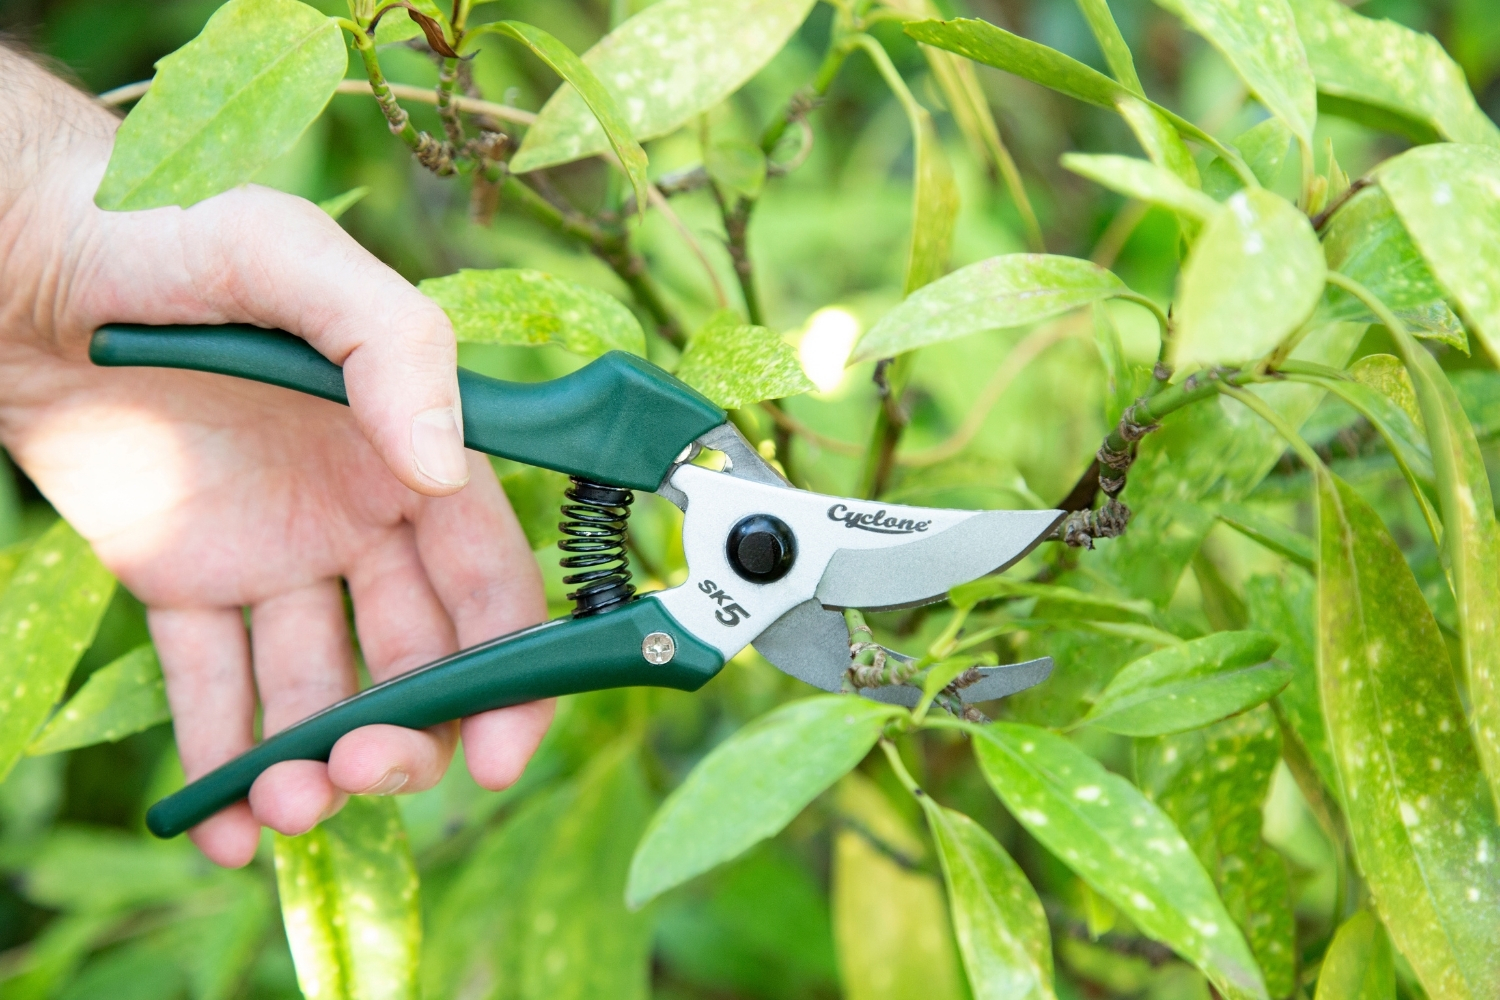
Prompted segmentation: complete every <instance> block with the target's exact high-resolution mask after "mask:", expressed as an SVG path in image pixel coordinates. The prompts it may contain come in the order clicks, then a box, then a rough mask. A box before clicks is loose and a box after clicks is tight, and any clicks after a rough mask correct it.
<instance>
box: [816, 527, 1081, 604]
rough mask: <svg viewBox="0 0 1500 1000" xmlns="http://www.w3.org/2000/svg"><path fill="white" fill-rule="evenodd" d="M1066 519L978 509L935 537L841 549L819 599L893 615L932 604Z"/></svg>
mask: <svg viewBox="0 0 1500 1000" xmlns="http://www.w3.org/2000/svg"><path fill="white" fill-rule="evenodd" d="M863 506H867V507H868V506H870V505H869V504H868V503H866V504H864V505H863ZM910 510H913V508H909V507H908V508H902V509H901V512H902V513H905V512H906V511H910ZM882 513H884V512H883V511H882ZM890 516H894V515H890ZM1065 516H1066V515H1065V514H1064V512H1062V511H1057V510H991V511H974V512H971V513H970V514H969V516H968V517H967V518H966V519H964V520H962V521H960V522H959V523H957V524H955V525H953V526H952V527H950V528H947V529H946V530H944V531H940V532H938V533H937V534H935V535H920V536H917V537H916V539H915V540H906V541H900V540H897V539H892V542H891V544H889V545H885V546H882V547H880V548H866V547H861V548H841V549H839V550H838V551H836V552H834V553H833V556H832V557H831V558H830V559H829V560H828V566H827V568H826V569H825V570H824V571H823V578H822V579H821V580H820V581H819V582H818V589H817V591H816V592H815V593H816V596H817V598H818V600H820V601H822V602H823V603H824V604H825V605H829V606H831V607H837V608H863V609H865V610H868V611H890V610H895V609H897V608H910V607H915V606H917V605H919V604H927V603H929V602H931V601H935V600H938V599H939V598H941V597H942V596H943V595H944V594H946V593H947V592H948V589H949V588H950V587H955V586H957V585H958V584H960V583H966V582H968V581H969V580H973V579H977V578H978V577H981V576H984V575H985V574H987V573H993V572H995V571H996V570H1001V569H1005V568H1006V567H1008V566H1011V565H1013V564H1014V563H1015V562H1017V561H1018V560H1020V559H1021V557H1023V556H1025V555H1026V553H1028V552H1030V551H1031V550H1032V549H1033V548H1035V547H1036V545H1037V544H1038V543H1039V542H1040V541H1041V540H1042V539H1043V538H1045V537H1046V536H1047V534H1048V533H1049V532H1051V530H1052V529H1053V528H1054V527H1055V526H1056V525H1057V523H1058V522H1059V521H1061V520H1062V519H1063V518H1064V517H1065ZM906 537H907V538H910V536H906Z"/></svg>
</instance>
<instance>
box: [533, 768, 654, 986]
mask: <svg viewBox="0 0 1500 1000" xmlns="http://www.w3.org/2000/svg"><path fill="white" fill-rule="evenodd" d="M650 812H651V793H650V790H649V789H648V788H647V786H646V778H645V775H644V774H643V773H642V772H641V763H640V752H639V750H638V749H637V747H636V746H635V743H634V741H632V740H630V739H628V738H627V739H624V740H621V741H619V742H617V743H616V744H614V745H613V746H611V747H607V748H605V750H604V751H603V752H601V753H600V754H599V755H598V756H597V757H596V758H595V759H594V760H593V761H592V762H591V763H590V764H589V766H588V768H587V769H586V770H585V771H584V773H583V774H582V775H581V776H580V778H579V780H578V791H577V795H576V797H575V798H574V799H573V800H572V801H571V802H570V803H569V805H568V806H567V807H566V809H565V811H564V812H563V814H562V816H561V818H560V819H559V820H558V821H557V825H556V827H555V828H554V829H553V831H552V833H551V835H550V837H549V838H548V841H547V843H546V845H545V846H544V848H543V849H542V850H541V851H540V852H539V853H538V855H535V856H534V857H533V862H534V864H535V871H534V873H533V874H532V881H531V885H530V887H529V889H528V891H527V903H526V906H527V914H526V919H525V924H524V926H523V928H522V929H521V930H522V933H521V940H520V941H519V949H518V953H519V955H520V963H521V964H520V970H519V972H520V976H519V980H520V982H519V985H520V990H519V994H518V995H519V996H520V998H521V1000H594V998H596V997H610V998H612V1000H614V998H618V1000H646V998H647V997H648V996H649V995H650V975H651V919H650V918H649V916H648V915H647V914H644V913H632V912H630V911H629V910H627V909H626V905H625V901H624V900H625V882H626V873H627V871H628V869H629V867H630V852H631V851H632V850H633V849H634V848H635V845H636V841H637V840H638V839H639V838H640V836H641V830H642V829H643V828H644V827H645V825H646V819H647V816H648V815H649V814H650Z"/></svg>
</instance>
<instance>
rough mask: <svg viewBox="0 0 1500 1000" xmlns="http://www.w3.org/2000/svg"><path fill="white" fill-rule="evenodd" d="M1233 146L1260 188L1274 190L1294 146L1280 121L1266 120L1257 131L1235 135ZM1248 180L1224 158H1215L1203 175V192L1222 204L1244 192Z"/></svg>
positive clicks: (1289, 133) (1253, 129)
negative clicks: (1239, 192)
mask: <svg viewBox="0 0 1500 1000" xmlns="http://www.w3.org/2000/svg"><path fill="white" fill-rule="evenodd" d="M1234 146H1235V148H1236V149H1238V150H1239V151H1240V155H1241V156H1243V157H1244V158H1245V163H1246V164H1247V165H1248V166H1249V167H1250V172H1251V173H1252V174H1254V175H1255V179H1256V180H1257V181H1259V182H1260V186H1261V187H1267V188H1268V187H1274V186H1275V184H1276V182H1277V180H1279V179H1280V177H1281V171H1282V168H1284V167H1285V166H1286V158H1287V154H1288V153H1289V152H1290V150H1291V146H1292V133H1291V130H1290V129H1288V128H1287V127H1286V123H1285V122H1283V121H1282V120H1281V119H1280V118H1267V119H1266V120H1265V121H1263V122H1261V123H1260V124H1259V125H1256V126H1255V127H1254V128H1251V129H1247V130H1246V131H1244V132H1242V133H1240V134H1239V135H1237V136H1235V139H1234ZM1244 188H1245V181H1244V179H1243V178H1241V177H1240V175H1239V174H1238V173H1237V172H1236V171H1235V169H1234V167H1232V166H1231V165H1230V164H1228V163H1226V162H1225V161H1224V159H1223V158H1222V157H1215V158H1214V160H1213V161H1212V162H1211V163H1209V165H1208V169H1207V170H1205V171H1204V174H1203V190H1205V191H1207V192H1208V193H1209V194H1211V195H1213V196H1214V197H1215V198H1217V199H1219V200H1220V201H1225V200H1227V199H1228V198H1229V196H1230V195H1232V194H1234V193H1235V192H1236V191H1243V190H1244Z"/></svg>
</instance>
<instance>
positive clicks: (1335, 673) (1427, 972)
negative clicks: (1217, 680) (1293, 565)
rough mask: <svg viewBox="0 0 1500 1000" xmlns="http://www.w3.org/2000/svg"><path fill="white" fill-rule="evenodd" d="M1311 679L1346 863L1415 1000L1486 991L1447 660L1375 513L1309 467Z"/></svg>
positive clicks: (1479, 829)
mask: <svg viewBox="0 0 1500 1000" xmlns="http://www.w3.org/2000/svg"><path fill="white" fill-rule="evenodd" d="M1317 490H1318V494H1317V495H1318V547H1319V569H1318V677H1319V683H1320V685H1321V688H1322V696H1323V699H1322V700H1323V711H1324V715H1325V718H1326V720H1327V724H1328V734H1329V737H1330V741H1331V744H1332V748H1333V752H1334V758H1335V761H1336V762H1337V764H1338V770H1339V777H1340V784H1341V786H1342V788H1343V792H1344V802H1345V815H1346V818H1347V820H1348V825H1349V833H1350V836H1351V838H1352V839H1353V842H1354V848H1355V854H1356V856H1357V858H1358V860H1359V865H1360V868H1361V869H1362V870H1363V872H1364V876H1365V880H1366V881H1367V882H1368V883H1369V886H1370V891H1371V895H1372V896H1373V897H1374V899H1375V903H1376V907H1377V909H1378V911H1379V913H1380V915H1381V918H1382V920H1384V921H1385V925H1386V927H1387V928H1388V929H1389V930H1390V932H1391V937H1392V938H1393V940H1394V941H1395V944H1396V946H1397V948H1399V949H1400V951H1401V953H1402V954H1404V955H1405V956H1406V957H1407V958H1408V959H1409V960H1410V962H1411V964H1412V967H1413V968H1414V969H1415V970H1416V973H1417V975H1418V977H1419V978H1420V979H1421V981H1422V984H1423V986H1424V987H1425V988H1426V989H1427V992H1428V995H1430V996H1440V997H1444V998H1448V997H1453V998H1456V1000H1457V998H1473V1000H1479V998H1481V997H1493V996H1496V995H1497V994H1500V892H1497V891H1496V889H1495V885H1496V878H1495V873H1496V870H1497V866H1500V828H1497V826H1496V823H1495V810H1494V804H1493V802H1492V801H1491V798H1490V795H1489V794H1488V790H1487V789H1486V788H1485V785H1484V778H1483V775H1482V773H1481V771H1480V767H1479V757H1478V754H1477V753H1476V752H1475V749H1474V744H1473V741H1472V740H1471V739H1470V737H1469V730H1468V726H1467V725H1466V723H1465V719H1464V708H1463V703H1462V701H1461V700H1460V699H1459V694H1458V689H1457V686H1456V685H1455V684H1454V681H1453V675H1452V674H1451V673H1450V672H1449V670H1448V651H1447V649H1446V648H1445V646H1444V643H1443V639H1442V636H1441V634H1440V633H1439V632H1438V628H1437V623H1436V622H1435V621H1434V620H1433V617H1432V612H1431V611H1429V610H1428V608H1427V602H1426V600H1425V599H1424V598H1423V597H1422V592H1421V590H1419V589H1418V587H1417V582H1416V580H1415V579H1414V578H1413V577H1412V573H1411V570H1410V569H1409V568H1408V567H1407V564H1406V559H1405V557H1404V556H1403V555H1402V554H1401V550H1400V549H1398V548H1397V547H1396V543H1395V542H1394V541H1393V540H1392V539H1391V537H1390V535H1389V534H1387V533H1386V530H1385V526H1384V525H1383V524H1382V523H1381V521H1380V518H1379V516H1378V515H1377V514H1376V513H1375V511H1374V510H1373V509H1371V508H1370V506H1369V504H1367V503H1366V502H1365V501H1364V500H1363V499H1361V498H1360V496H1359V495H1358V494H1357V493H1355V492H1354V491H1353V490H1352V489H1350V487H1349V486H1348V485H1347V484H1346V483H1344V482H1343V481H1342V480H1339V479H1337V478H1335V477H1334V476H1333V475H1332V474H1331V473H1329V472H1327V471H1326V470H1325V469H1323V468H1321V467H1319V469H1318V470H1317Z"/></svg>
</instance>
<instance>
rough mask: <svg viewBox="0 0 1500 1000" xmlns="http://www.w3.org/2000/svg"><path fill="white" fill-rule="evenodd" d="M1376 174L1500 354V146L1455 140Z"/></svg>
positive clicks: (1452, 292)
mask: <svg viewBox="0 0 1500 1000" xmlns="http://www.w3.org/2000/svg"><path fill="white" fill-rule="evenodd" d="M1375 176H1376V179H1377V180H1379V182H1380V187H1381V190H1383V191H1384V192H1385V193H1386V194H1387V195H1388V196H1389V197H1390V200H1391V204H1392V205H1394V206H1395V207H1396V214H1397V215H1399V216H1400V217H1401V221H1402V223H1404V224H1405V226H1406V231H1407V232H1409V233H1410V234H1411V238H1412V240H1413V242H1415V243H1416V245H1417V249H1418V250H1420V251H1422V256H1423V257H1425V258H1426V259H1427V265H1428V266H1429V267H1430V268H1431V269H1432V273H1433V275H1434V276H1435V277H1436V278H1437V280H1438V284H1440V285H1441V286H1442V287H1443V290H1444V291H1446V292H1447V293H1448V295H1449V296H1451V297H1452V299H1453V300H1454V301H1455V302H1457V304H1458V311H1459V313H1460V314H1461V315H1462V316H1463V317H1464V319H1465V320H1467V321H1468V325H1469V329H1471V330H1473V331H1474V332H1475V333H1477V334H1478V335H1479V338H1480V339H1481V340H1482V341H1484V345H1485V347H1486V348H1487V349H1488V350H1489V352H1490V355H1491V356H1492V357H1493V356H1497V355H1500V270H1497V269H1496V267H1495V266H1494V262H1495V260H1496V259H1500V150H1496V149H1492V148H1489V147H1485V146H1458V145H1452V144H1448V143H1443V144H1439V145H1436V146H1423V147H1421V148H1419V149H1413V150H1411V151H1410V152H1407V153H1403V154H1402V155H1401V156H1398V157H1396V158H1394V159H1391V160H1387V161H1386V162H1385V163H1383V164H1381V166H1380V168H1379V169H1378V170H1377V171H1376V174H1375Z"/></svg>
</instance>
